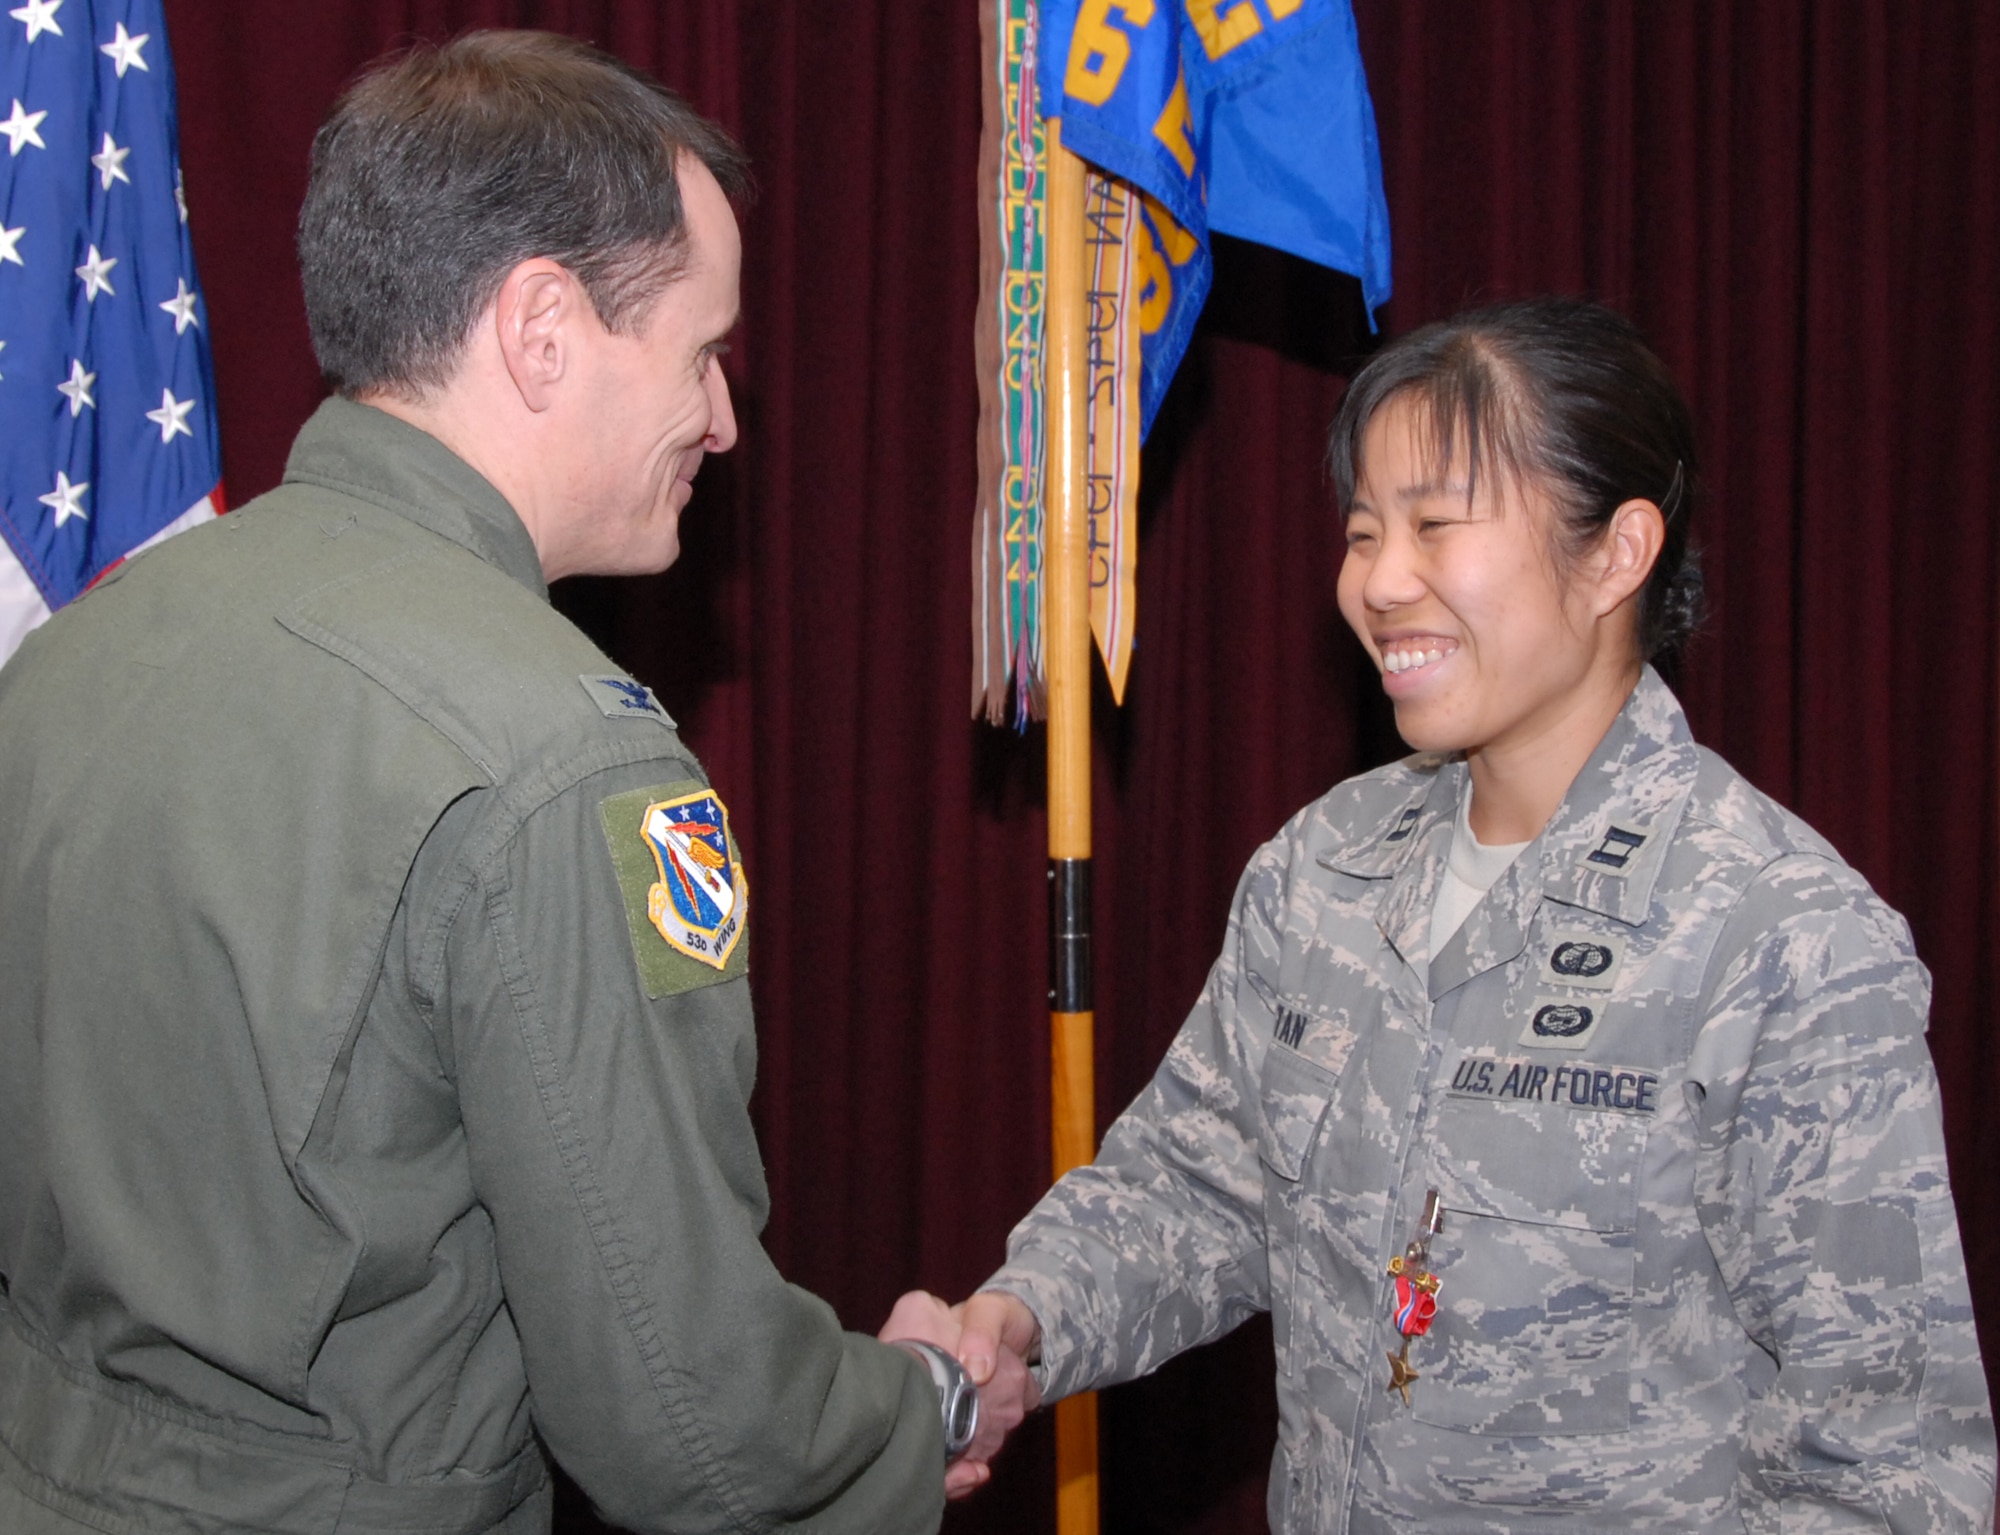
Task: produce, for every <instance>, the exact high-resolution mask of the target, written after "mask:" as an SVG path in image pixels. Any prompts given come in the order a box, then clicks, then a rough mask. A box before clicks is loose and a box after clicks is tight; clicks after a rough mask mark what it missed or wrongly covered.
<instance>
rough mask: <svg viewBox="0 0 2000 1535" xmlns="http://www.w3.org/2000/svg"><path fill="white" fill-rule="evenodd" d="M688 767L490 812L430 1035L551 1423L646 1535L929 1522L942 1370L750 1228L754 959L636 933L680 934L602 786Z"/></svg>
mask: <svg viewBox="0 0 2000 1535" xmlns="http://www.w3.org/2000/svg"><path fill="white" fill-rule="evenodd" d="M688 771H691V770H686V769H682V768H680V767H679V765H678V764H669V765H666V766H663V765H662V764H660V763H657V762H656V763H651V764H642V765H640V766H639V767H635V768H625V769H621V770H618V771H616V772H610V773H600V774H597V775H595V776H592V777H588V778H585V779H584V780H583V781H582V782H581V783H579V784H577V785H575V786H573V787H570V788H567V789H564V790H562V791H561V792H559V793H556V794H554V795H553V796H552V797H550V798H548V799H547V800H546V801H545V802H543V803H542V804H540V805H539V806H538V807H537V808H534V809H533V810H532V811H531V812H529V813H526V814H525V815H522V816H520V818H519V819H518V823H517V824H510V823H509V822H508V821H507V819H506V817H505V815H504V814H500V813H496V814H495V815H494V816H493V817H492V818H491V826H490V827H489V828H488V829H487V830H485V831H484V832H483V833H482V831H480V830H475V831H473V832H472V833H470V834H468V837H467V840H466V845H465V850H464V851H463V853H462V854H461V862H462V864H463V867H464V869H465V878H464V881H463V885H462V889H461V894H460V898H459V899H460V902H461V904H459V905H458V906H457V907H456V909H455V910H453V911H450V912H447V913H446V914H445V919H444V922H443V927H442V931H443V933H444V936H443V937H442V939H441V959H440V960H439V962H438V966H437V970H438V982H437V986H436V998H435V1013H436V1020H437V1022H436V1025H435V1027H436V1030H437V1032H438V1033H439V1035H440V1036H442V1037H444V1038H445V1039H446V1040H448V1048H449V1051H450V1054H451V1056H452V1057H453V1069H454V1071H455V1073H456V1079H457V1084H458V1092H459V1098H460V1105H461V1113H462V1115H463V1119H464V1125H465V1135H466V1141H467V1147H468V1152H469V1155H470V1159H471V1164H472V1170H473V1179H474V1185H475V1188H476V1190H477V1193H478V1196H479V1198H480V1200H481V1202H482V1203H483V1204H484V1205H485V1206H486V1208H487V1209H488V1211H489V1212H490V1213H491V1216H492V1220H493V1225H494V1230H495V1239H496V1242H497V1247H498V1253H497V1257H498V1267H499V1272H500V1276H501V1286H502V1290H503V1293H504V1296H505V1300H506V1305H507V1309H508V1311H509V1312H510V1313H511V1316H512V1319H513V1322H514V1325H515V1327H516V1328H517V1329H518V1332H519V1335H520V1340H521V1348H522V1353H523V1357H524V1362H525V1366H526V1371H527V1376H528V1382H529V1391H530V1399H531V1404H532V1410H533V1414H534V1420H535V1425H536V1428H537V1430H538V1431H539V1432H540V1434H541V1436H542V1438H543V1439H544V1441H545V1442H546V1443H547V1445H548V1447H549V1449H550V1450H551V1452H552V1453H553V1454H554V1455H555V1458H556V1459H557V1460H558V1461H559V1462H560V1463H561V1464H562V1466H563V1467H564V1469H565V1470H566V1471H568V1472H569V1474H570V1475H571V1476H572V1477H574V1478H575V1480H576V1481H577V1483H578V1484H579V1485H580V1486H581V1487H582V1489H583V1490H584V1492H585V1493H586V1494H588V1496H589V1497H590V1498H591V1500H592V1502H593V1503H594V1504H596V1506H597V1507H598V1508H599V1509H600V1510H601V1511H602V1512H603V1513H604V1515H605V1516H606V1517H607V1518H609V1519H611V1520H613V1521H615V1522H616V1523H617V1524H618V1525H620V1526H621V1527H624V1528H627V1529H630V1530H632V1531H634V1532H640V1535H644V1532H652V1531H668V1530H671V1531H674V1532H676V1535H690V1532H702V1531H722V1530H729V1531H790V1530H800V1531H805V1530H810V1531H814V1532H827V1535H846V1532H853V1535H897V1532H920V1531H933V1530H935V1529H936V1528H937V1526H938V1523H939V1520H940V1517H941V1513H942V1508H943V1471H944V1448H943V1441H942V1431H941V1428H940V1424H939V1419H938V1407H937V1395H936V1390H935V1387H934V1386H933V1385H932V1384H931V1382H930V1380H929V1378H928V1376H927V1375H926V1374H925V1372H924V1371H923V1369H922V1368H921V1366H919V1365H918V1364H917V1362H916V1361H915V1360H913V1359H911V1358H910V1357H909V1356H908V1355H907V1354H905V1353H904V1352H902V1351H900V1350H896V1349H889V1348H885V1347H883V1346H882V1345H880V1344H877V1343H876V1342H875V1341H874V1340H873V1339H872V1338H868V1337H864V1336H861V1335H858V1334H854V1333H848V1332H844V1331H843V1330H842V1329H841V1326H840V1323H839V1321H838V1320H837V1319H836V1317H835V1316H834V1313H833V1311H832V1310H831V1309H830V1308H829V1307H828V1306H827V1305H826V1304H825V1303H824V1302H822V1301H820V1300H818V1299H817V1298H815V1297H814V1296H812V1295H810V1294H808V1293H807V1292H805V1291H803V1290H801V1289H798V1288H796V1287H795V1286H792V1285H790V1284H787V1283H786V1282H785V1281H784V1280H783V1279H782V1278H781V1277H780V1276H779V1274H778V1273H777V1272H776V1270H775V1269H774V1267H773V1266H772V1264H771V1262H770V1260H769V1258H768V1257H767V1256H766V1254H765V1251H764V1249H763V1247H762V1245H761V1243H760V1241H759V1232H760V1229H761V1227H762V1225H763V1221H764V1217H765V1214H766V1191H765V1184H764V1176H763V1165H762V1162H761V1160H760V1158H759V1155H758V1151H757V1146H756V1142H755V1138H754V1135H753V1132H752V1128H751V1124H750V1119H749V1114H748V1110H747V1105H748V1100H749V1095H750V1089H751V1085H752V1078H753V1074H754V1069H755V1045H754V1040H753V1036H752V1032H751V1014H750V996H749V984H748V981H747V979H746V978H745V977H744V976H743V975H742V974H740V973H738V972H740V971H741V969H742V964H741V963H735V964H732V965H730V966H728V967H725V968H724V969H720V970H718V969H716V968H713V967H711V966H708V965H706V964H702V963H697V962H695V961H692V960H689V961H687V962H686V963H685V964H681V965H679V966H678V968H676V967H675V966H674V965H671V964H656V963H655V960H656V959H658V956H655V955H652V954H651V952H650V951H648V950H644V949H643V948H641V947H640V946H641V944H642V942H643V941H644V940H645V939H646V938H647V937H650V938H651V939H652V940H653V941H655V942H658V943H660V944H661V945H662V947H663V948H664V946H665V943H666V940H665V939H664V938H662V937H661V936H660V935H659V934H658V933H656V932H652V930H651V929H650V927H642V925H641V923H640V922H635V921H634V920H633V919H632V914H631V911H630V908H629V906H628V902H627V898H626V895H625V893H624V892H623V890H622V889H621V884H620V881H619V878H618V875H617V869H616V867H615V864H614V859H613V857H612V856H611V852H610V850H609V849H608V847H607V832H606V829H605V828H606V824H607V818H606V816H605V814H604V806H605V803H606V801H607V800H608V799H614V800H619V801H620V802H621V803H625V802H629V801H632V800H634V799H637V800H639V801H644V800H645V799H646V798H647V796H648V794H658V795H660V796H662V797H670V796H671V795H672V794H673V793H674V792H676V791H679V792H683V793H684V792H687V791H692V790H698V789H700V788H702V787H704V786H703V785H700V784H699V783H696V782H688V781H682V782H678V783H666V784H658V785H655V786H653V787H651V788H648V783H649V778H648V776H647V775H651V776H652V777H654V778H657V777H660V776H662V775H664V776H665V777H667V778H669V779H682V780H685V779H686V776H687V772H688ZM641 791H644V792H641ZM625 808H626V809H628V810H629V809H630V805H629V804H626V806H625ZM696 808H697V809H698V808H699V807H696ZM625 818H629V819H631V820H632V822H633V825H632V828H631V830H632V833H633V835H634V837H635V838H636V835H637V830H638V814H637V812H633V813H632V814H631V815H630V816H629V817H625ZM623 819H624V818H621V819H620V820H619V823H618V824H619V825H620V826H621V827H622V825H623ZM747 915H748V913H747V909H746V918H747ZM641 919H643V911H642V913H641ZM741 941H744V942H747V941H748V940H747V939H745V940H741ZM670 957H671V958H676V959H678V958H681V957H683V956H670ZM642 964H644V965H645V966H646V967H647V968H646V969H645V970H643V971H642V968H641V966H642ZM662 977H664V980H663V979H662ZM649 978H650V979H649Z"/></svg>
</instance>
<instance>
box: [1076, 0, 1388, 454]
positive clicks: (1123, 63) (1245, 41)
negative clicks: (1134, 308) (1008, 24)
mask: <svg viewBox="0 0 2000 1535" xmlns="http://www.w3.org/2000/svg"><path fill="white" fill-rule="evenodd" d="M1041 92H1042V99H1043V101H1044V102H1046V103H1049V104H1050V105H1049V106H1048V107H1047V108H1046V110H1047V113H1048V115H1049V116H1051V117H1056V116H1060V117H1061V118H1062V123H1063V128H1062V134H1063V145H1064V147H1065V148H1067V149H1070V150H1072V151H1074V152H1075V153H1076V154H1077V155H1079V156H1081V157H1082V158H1083V159H1085V160H1088V161H1090V162H1091V163H1092V164H1094V165H1096V166H1099V167H1100V168H1102V169H1104V170H1107V171H1109V172H1111V173H1112V174H1113V175H1115V176H1118V177H1120V178H1122V179H1123V180H1125V181H1127V182H1129V183H1131V184H1132V185H1133V186H1134V187H1136V188H1137V189H1138V190H1139V191H1140V192H1141V193H1143V194H1144V196H1143V199H1142V202H1141V216H1140V219H1139V221H1138V223H1139V229H1138V237H1139V250H1138V252H1137V257H1138V260H1137V266H1138V274H1139V284H1140V292H1139V298H1138V311H1139V320H1140V329H1141V333H1142V342H1141V352H1142V361H1141V371H1140V389H1139V398H1140V416H1141V420H1142V423H1143V425H1142V430H1143V431H1150V430H1151V429H1152V425H1153V418H1154V416H1155V414H1157V412H1158V410H1159V406H1160V401H1161V399H1162V398H1163V397H1164V396H1165V394H1166V391H1167V385H1168V383H1169V382H1170V381H1171V380H1172V378H1173V374H1174V369H1175V368H1176V367H1177V366H1178V365H1179V363H1180V360H1181V356H1182V354H1183V353H1184V352H1185V351H1186V350H1187V344H1188V341H1189V339H1190V338H1191V336H1192V335H1193V332H1194V322H1195V319H1196V317H1197V316H1198V315H1199V314H1200V312H1201V305H1202V300H1203V299H1204V298H1205V297H1206V296H1207V293H1208V286H1209V273H1210V263H1209V254H1208V243H1209V233H1210V231H1211V230H1215V231H1220V232H1221V233H1223V234H1228V235H1236V236H1240V237H1241V238H1244V239H1248V240H1255V241H1258V242H1260V243H1262V244H1265V245H1273V246H1276V247H1278V248H1279V249H1280V250H1285V251H1290V252H1291V253H1293V254H1294V255H1298V256H1303V257H1305V258H1306V259H1307V260H1310V261H1316V262H1319V263H1321V264H1322V265H1325V266H1330V267H1335V268H1337V269H1339V270H1341V271H1344V272H1350V273H1352V274H1353V275H1355V276H1356V277H1358V278H1360V280H1361V292H1362V297H1363V299H1364V301H1365V302H1366V304H1367V306H1368V309H1369V312H1370V314H1371V316H1372V314H1373V312H1374V310H1375V309H1376V308H1377V307H1378V306H1379V305H1381V304H1382V303H1384V302H1385V301H1386V300H1387V299H1388V297H1389V207H1388V198H1387V196H1386V194H1385V192H1384V190H1383V185H1382V157H1381V152H1380V149H1379V146H1378V144H1377V142H1376V136H1375V109H1374V105H1373V103H1372V102H1371V101H1370V99H1369V96H1368V81H1367V77H1366V75H1365V73H1364V71H1363V69H1362V65H1361V50H1360V45H1359V42H1358V40H1357V37H1356V34H1355V27H1354V12H1353V8H1352V6H1351V5H1350V4H1349V0H1043V5H1042V49H1041Z"/></svg>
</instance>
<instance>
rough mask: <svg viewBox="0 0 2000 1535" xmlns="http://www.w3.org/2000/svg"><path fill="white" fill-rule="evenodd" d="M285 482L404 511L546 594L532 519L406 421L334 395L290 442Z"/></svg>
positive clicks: (490, 484) (399, 513) (448, 451)
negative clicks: (522, 515) (531, 534)
mask: <svg viewBox="0 0 2000 1535" xmlns="http://www.w3.org/2000/svg"><path fill="white" fill-rule="evenodd" d="M285 483H286V484H288V485H290V484H306V485H321V486H325V487H326V488H327V489H329V490H337V491H340V492H341V493H342V494H344V495H350V496H357V497H359V498H360V499H362V500H364V501H369V502H373V503H374V504H375V505H377V506H380V507H383V508H385V509H386V510H388V511H391V512H394V513H396V515H398V516H399V517H407V518H409V520H410V521H412V522H414V523H416V524H418V525H419V526H420V527H424V528H428V529H429V530H430V531H431V532H433V533H435V534H437V535H438V537H440V538H445V539H449V540H450V541H451V542H452V543H454V544H457V545H459V546H460V547H461V548H463V549H466V550H469V551H470V552H471V553H473V554H475V555H477V556H478V557H479V558H480V559H482V560H484V561H486V563H487V564H489V565H497V566H498V567H499V568H500V569H501V570H503V571H505V572H506V573H507V574H508V575H509V576H511V577H513V578H514V579H515V580H516V581H518V582H520V583H521V585H523V586H525V587H527V588H528V590H529V591H531V592H533V593H534V594H535V595H536V596H537V597H544V598H546V597H547V596H548V594H549V587H548V582H547V581H546V580H545V579H544V578H543V576H542V562H541V558H540V556H539V555H537V554H536V553H535V543H534V540H533V539H532V538H530V537H529V536H528V529H527V525H526V524H525V523H523V522H522V521H521V519H520V516H519V514H517V513H516V512H515V510H514V508H513V507H512V506H510V505H508V503H507V498H506V497H505V496H503V495H501V494H500V492H499V491H497V490H495V489H494V488H493V484H492V482H491V481H490V480H488V479H487V478H486V477H485V476H484V475H482V474H480V473H479V471H478V470H476V469H474V468H473V467H472V466H471V465H470V464H468V463H466V462H465V460H464V459H462V458H460V457H459V456H458V455H457V454H456V453H453V452H452V451H451V449H449V448H447V447H446V446H445V445H444V444H443V443H441V442H439V441H438V440H437V438H435V437H433V436H431V434H430V433H428V432H426V431H423V430H422V429H421V428H419V427H415V426H412V425H410V423H409V422H407V421H404V420H401V419H400V418H398V417H396V416H392V415H390V414H389V413H388V412H387V411H381V410H377V409H375V407H374V406H372V405H361V404H358V403H356V402H355V401H353V400H345V399H342V398H341V397H340V396H338V395H335V396H334V397H332V398H331V399H328V400H326V401H324V402H322V403H321V405H320V407H319V409H318V410H316V411H314V412H313V414H312V419H311V420H309V421H307V422H306V424H305V426H304V427H303V428H302V429H301V430H300V432H299V435H298V437H297V438H296V439H295V440H294V441H293V443H292V454H291V457H290V459H288V460H287V461H286V464H285Z"/></svg>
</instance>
